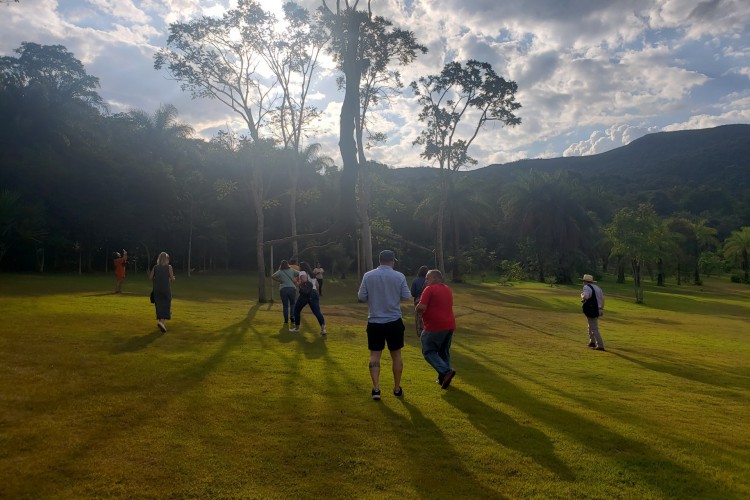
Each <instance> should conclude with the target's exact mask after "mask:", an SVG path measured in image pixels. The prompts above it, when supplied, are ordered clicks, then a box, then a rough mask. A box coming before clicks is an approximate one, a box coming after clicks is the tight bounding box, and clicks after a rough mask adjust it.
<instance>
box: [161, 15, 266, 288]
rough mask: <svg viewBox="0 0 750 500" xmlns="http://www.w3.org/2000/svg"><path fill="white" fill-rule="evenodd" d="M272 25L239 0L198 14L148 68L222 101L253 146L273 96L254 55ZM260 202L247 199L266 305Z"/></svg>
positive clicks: (257, 188)
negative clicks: (219, 11)
mask: <svg viewBox="0 0 750 500" xmlns="http://www.w3.org/2000/svg"><path fill="white" fill-rule="evenodd" d="M275 21H276V20H275V19H274V18H273V16H271V15H269V14H268V13H266V12H265V11H264V10H263V9H262V8H261V6H260V4H259V3H258V2H256V1H255V0H239V2H238V3H237V7H235V8H234V9H231V10H228V11H227V12H225V13H224V15H223V16H222V17H221V18H212V17H205V16H204V17H201V18H199V19H196V20H193V21H190V22H187V23H181V22H176V23H172V24H170V26H169V32H170V35H169V38H168V40H167V47H166V48H164V49H161V50H160V51H159V52H157V53H156V55H155V56H154V68H155V69H157V70H160V69H162V68H166V69H167V70H168V71H169V73H170V75H171V76H172V77H173V78H174V79H175V80H177V81H179V82H181V85H182V90H183V91H186V92H190V94H191V95H192V96H193V97H195V98H207V99H216V100H218V101H219V102H221V103H223V104H224V105H225V106H227V107H228V108H229V109H231V110H232V111H233V112H235V113H236V114H237V115H239V116H240V117H241V118H242V119H243V120H244V122H245V124H246V126H247V129H248V131H249V133H250V137H251V138H252V140H253V141H254V142H259V141H260V140H261V138H262V135H261V130H262V128H263V125H264V123H265V121H266V119H267V117H268V114H269V113H270V112H271V111H272V109H273V107H274V104H275V102H276V100H277V99H278V97H279V95H278V92H277V86H278V80H277V79H275V78H266V77H264V76H263V73H262V72H261V71H260V69H261V62H262V58H261V56H260V53H261V50H262V47H263V44H264V43H265V40H267V39H268V36H269V33H272V32H273V26H274V24H275ZM238 34H239V35H240V36H239V37H238V36H237V35H238ZM252 171H253V184H252V189H251V194H252V195H253V196H254V197H257V196H260V195H261V194H262V193H263V192H264V189H263V185H262V184H261V185H257V183H262V182H263V175H262V171H261V169H258V168H252ZM263 202H264V200H263V199H262V198H261V199H254V201H253V206H254V207H255V215H256V219H257V222H258V234H257V235H256V259H257V268H258V301H259V302H265V301H266V291H265V257H264V252H263V239H264V238H263V232H262V228H263V227H264V218H263V217H264V214H263V210H262V207H263Z"/></svg>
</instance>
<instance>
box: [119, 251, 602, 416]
mask: <svg viewBox="0 0 750 500" xmlns="http://www.w3.org/2000/svg"><path fill="white" fill-rule="evenodd" d="M127 255H128V254H127V251H125V250H123V252H122V254H119V253H115V258H114V262H115V278H116V283H115V293H121V292H122V281H123V280H124V278H125V265H126V263H127ZM378 260H379V264H380V265H379V266H378V267H377V268H375V269H373V270H371V271H368V272H366V273H365V274H364V276H363V277H362V282H361V284H360V287H359V290H358V292H357V298H358V299H359V300H360V302H366V303H367V305H368V314H367V346H368V349H369V350H370V361H369V370H370V378H371V379H372V392H371V396H372V399H373V400H376V401H377V400H380V397H381V390H380V360H381V357H382V354H383V350H384V349H385V348H386V346H387V347H388V350H389V352H390V355H391V370H392V372H393V395H394V396H396V397H402V396H403V395H404V389H403V387H401V375H402V372H403V360H402V356H401V349H402V348H403V347H404V332H405V331H406V327H405V326H404V322H403V318H402V314H401V302H402V301H405V300H409V299H412V301H413V304H414V312H415V316H414V318H415V327H416V330H417V337H419V338H420V340H421V344H422V356H423V357H424V359H425V360H426V361H427V362H428V363H429V364H430V366H432V368H433V369H434V370H435V371H436V372H437V383H438V384H439V385H440V387H441V388H443V389H448V387H449V386H450V384H451V381H452V380H453V378H454V377H455V376H456V370H454V369H453V367H452V366H451V358H450V349H451V343H452V340H453V331H454V330H455V329H456V319H455V316H454V314H453V293H452V291H451V289H450V288H449V287H448V286H447V285H446V284H445V283H444V282H443V273H442V272H440V270H438V269H429V268H428V267H427V266H422V267H420V268H419V270H418V271H417V277H416V278H415V279H414V280H413V281H412V284H411V287H409V286H408V285H407V283H406V276H404V274H403V273H401V272H399V271H396V270H395V269H394V267H395V264H396V263H397V262H398V261H397V260H396V255H395V254H394V252H393V251H392V250H383V251H382V252H380V255H379V257H378ZM324 272H325V271H324V269H323V267H322V266H321V265H320V263H319V262H318V263H316V266H315V269H311V268H310V265H309V264H308V263H307V262H300V263H299V265H296V263H295V262H294V261H293V260H292V262H291V263H290V262H289V261H286V260H282V261H281V263H280V265H279V269H278V270H277V271H276V272H275V273H273V275H271V279H273V280H274V281H276V282H278V283H279V295H280V297H281V303H282V313H283V316H284V325H285V326H286V325H288V324H289V325H290V327H289V331H290V332H299V327H300V322H301V317H302V309H304V307H305V306H306V305H309V306H310V310H311V311H312V313H313V315H314V316H315V318H316V319H317V320H318V324H319V325H320V334H321V335H326V334H327V331H326V324H325V318H324V316H323V313H322V312H321V311H320V297H321V296H322V295H323V276H324ZM149 279H150V280H151V281H152V282H153V291H152V294H151V301H152V302H153V303H154V306H155V308H156V321H157V326H158V328H159V330H160V331H161V332H163V333H164V332H166V331H167V327H166V325H165V324H164V321H166V320H169V319H171V318H172V289H171V284H172V283H173V282H174V280H175V277H174V271H173V270H172V266H171V265H170V264H169V255H168V254H167V253H166V252H161V253H160V254H159V257H158V258H157V262H156V265H155V266H154V267H152V268H151V270H150V271H149ZM581 280H582V281H583V289H582V291H581V303H582V310H583V313H584V315H585V316H586V320H587V325H588V336H589V343H588V347H590V348H592V349H595V350H598V351H604V350H605V348H604V341H603V340H602V336H601V333H600V332H599V318H600V317H601V316H603V315H604V293H603V291H602V289H601V288H600V287H599V286H598V285H597V284H596V281H595V280H594V278H593V276H592V275H590V274H584V275H583V278H582V279H581Z"/></svg>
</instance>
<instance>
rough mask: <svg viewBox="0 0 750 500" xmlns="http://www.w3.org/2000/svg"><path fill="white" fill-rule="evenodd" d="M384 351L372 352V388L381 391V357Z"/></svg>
mask: <svg viewBox="0 0 750 500" xmlns="http://www.w3.org/2000/svg"><path fill="white" fill-rule="evenodd" d="M382 355H383V351H370V378H371V379H372V388H373V389H375V390H376V391H379V390H380V357H381V356H382Z"/></svg>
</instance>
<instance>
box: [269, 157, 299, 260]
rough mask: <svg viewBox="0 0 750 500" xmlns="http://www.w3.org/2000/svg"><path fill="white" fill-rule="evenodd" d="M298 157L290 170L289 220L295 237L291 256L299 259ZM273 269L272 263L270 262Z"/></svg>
mask: <svg viewBox="0 0 750 500" xmlns="http://www.w3.org/2000/svg"><path fill="white" fill-rule="evenodd" d="M299 168H300V165H299V157H298V158H297V159H295V163H294V167H293V169H292V178H291V181H292V182H291V186H290V188H289V197H290V199H289V219H290V222H291V225H292V236H294V237H295V239H294V240H292V255H293V256H294V257H295V258H296V259H299V243H298V242H297V239H296V236H297V187H298V186H299V173H300V172H299ZM271 267H273V262H271Z"/></svg>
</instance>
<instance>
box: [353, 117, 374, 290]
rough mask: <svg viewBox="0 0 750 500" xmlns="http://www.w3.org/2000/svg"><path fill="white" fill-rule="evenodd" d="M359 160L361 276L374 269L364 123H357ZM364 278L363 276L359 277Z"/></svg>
mask: <svg viewBox="0 0 750 500" xmlns="http://www.w3.org/2000/svg"><path fill="white" fill-rule="evenodd" d="M356 134H357V158H358V161H359V176H358V177H359V179H358V182H359V199H358V200H357V201H358V209H357V213H358V215H359V224H360V237H361V239H362V249H361V252H360V269H361V274H364V273H366V272H367V271H369V270H371V269H372V266H373V258H372V227H371V226H370V169H369V167H368V165H367V158H366V157H365V146H364V142H363V139H362V134H363V132H362V123H361V121H360V122H357V127H356ZM359 277H360V278H361V277H362V276H361V275H360V276H359Z"/></svg>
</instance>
